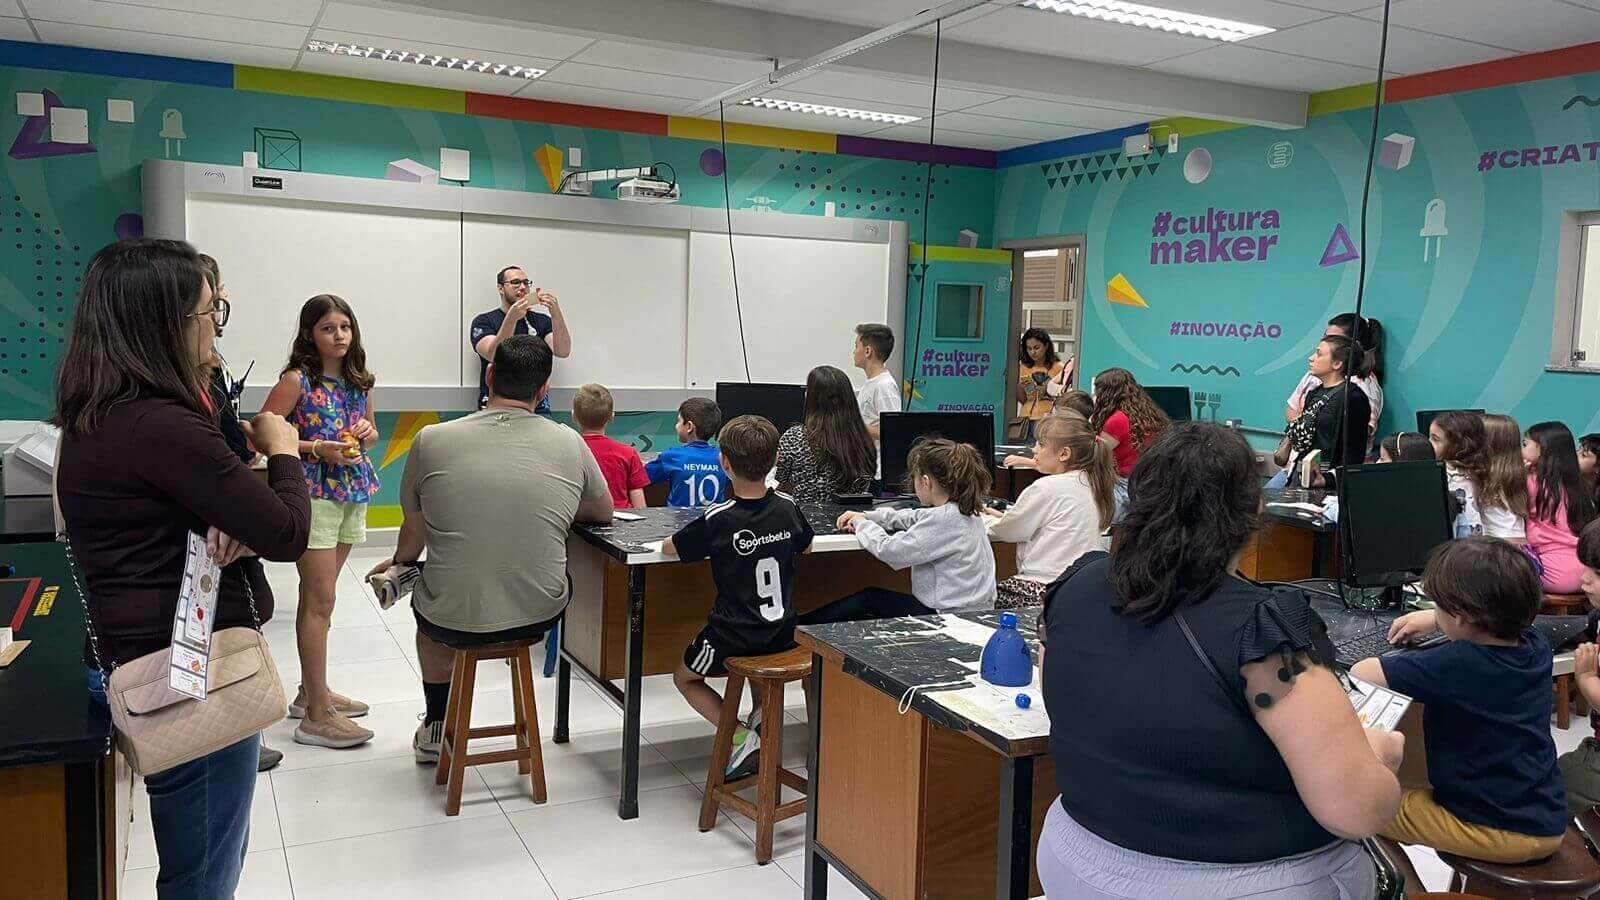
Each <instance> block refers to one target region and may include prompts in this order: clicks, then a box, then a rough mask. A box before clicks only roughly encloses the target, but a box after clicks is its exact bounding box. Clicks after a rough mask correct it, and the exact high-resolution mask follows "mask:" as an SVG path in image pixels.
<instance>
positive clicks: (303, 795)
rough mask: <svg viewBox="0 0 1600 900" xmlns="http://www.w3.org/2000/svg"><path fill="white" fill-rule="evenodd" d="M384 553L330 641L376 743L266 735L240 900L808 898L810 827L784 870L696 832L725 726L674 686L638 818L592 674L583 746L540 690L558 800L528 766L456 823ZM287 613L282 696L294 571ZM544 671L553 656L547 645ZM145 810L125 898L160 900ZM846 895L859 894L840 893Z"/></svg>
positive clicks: (281, 576) (484, 776)
mask: <svg viewBox="0 0 1600 900" xmlns="http://www.w3.org/2000/svg"><path fill="white" fill-rule="evenodd" d="M386 555H387V551H386V550H382V549H377V548H372V549H367V550H359V551H357V552H356V553H353V554H352V555H351V558H350V561H349V564H348V565H347V566H346V571H345V572H344V573H343V575H342V576H341V577H340V579H339V601H338V605H337V606H336V607H335V608H334V615H333V629H332V631H331V632H330V633H329V642H328V659H329V664H328V676H329V683H330V684H331V685H332V687H333V688H334V690H337V691H339V692H341V693H344V694H348V695H349V696H352V697H357V698H360V699H362V700H365V701H366V702H368V703H370V704H371V705H372V712H371V714H370V715H368V716H367V717H366V718H364V719H362V720H360V721H361V723H362V724H363V725H365V726H366V727H368V728H371V729H372V730H373V731H374V732H376V734H377V736H376V737H375V738H374V739H373V741H372V742H371V743H369V744H367V745H365V746H363V747H359V748H356V749H353V750H343V751H341V750H324V749H322V748H318V747H305V746H302V745H300V744H296V743H294V741H293V738H292V735H293V733H294V725H295V723H294V722H292V721H284V722H280V723H278V724H277V725H275V726H273V727H272V728H271V729H269V730H268V731H267V733H266V741H267V743H268V745H270V746H272V747H274V748H275V749H278V750H282V751H283V754H284V757H283V763H282V764H281V765H279V766H278V768H277V769H275V770H273V771H272V772H270V773H267V774H264V775H262V776H261V777H260V779H259V780H258V781H257V783H256V796H255V806H254V808H253V810H252V817H251V828H250V854H249V856H248V857H247V858H246V862H245V870H244V877H243V879H242V881H241V883H240V886H239V893H238V895H237V900H291V898H292V900H346V898H352V897H383V898H385V900H411V898H433V897H441V896H463V897H472V898H474V900H498V898H519V900H521V898H528V900H557V898H559V900H567V898H577V897H606V898H608V900H610V898H616V900H624V898H626V900H666V898H677V897H691V896H692V897H696V898H699V900H718V898H739V900H747V898H752V897H760V898H763V900H766V898H777V900H795V898H798V897H800V894H801V890H800V885H801V881H802V879H803V878H804V874H803V872H802V870H801V868H800V859H799V857H798V856H797V855H796V854H798V853H799V852H800V851H801V850H802V849H803V842H804V835H805V829H804V822H805V820H804V819H803V818H795V819H792V820H790V821H789V822H786V823H784V824H783V825H782V826H780V827H779V828H778V829H777V832H776V836H775V841H774V850H775V852H774V856H775V857H778V858H775V859H774V860H773V863H772V864H771V865H767V866H757V865H755V844H754V838H753V835H754V833H755V832H754V829H753V826H752V825H751V824H750V823H748V822H743V821H735V819H736V818H737V817H732V818H730V817H728V816H726V815H725V816H723V817H722V818H721V819H720V820H719V821H718V823H717V827H716V828H714V829H712V830H711V831H710V832H707V833H705V834H701V833H700V830H699V828H698V820H699V817H700V800H701V796H702V794H701V787H700V786H701V785H703V784H704V783H705V778H706V764H707V761H708V760H709V759H710V753H711V736H712V731H713V729H712V728H711V726H710V725H708V724H706V723H705V722H703V721H701V720H700V718H699V716H697V715H695V713H694V711H693V710H691V709H690V708H689V706H688V704H686V703H684V701H683V699H682V698H681V697H680V696H679V695H678V692H677V690H676V689H675V688H674V687H673V686H672V679H671V677H670V676H658V677H655V678H651V679H648V680H647V681H646V685H645V691H644V694H643V697H642V710H643V714H644V722H645V727H644V730H643V736H644V744H643V746H641V747H640V769H639V808H640V815H639V818H638V819H635V820H633V821H629V822H624V821H622V820H620V819H618V818H617V790H618V785H619V777H618V773H619V771H620V769H621V766H622V715H621V713H620V712H618V710H617V709H616V707H615V706H613V705H612V704H611V703H610V702H608V701H607V700H605V699H603V698H602V696H601V695H600V693H599V692H598V691H597V690H596V689H594V688H593V687H592V686H590V685H588V684H587V683H585V682H584V681H582V680H581V679H577V678H574V679H573V691H572V716H571V733H572V740H571V742H570V743H567V744H553V743H550V741H549V736H550V733H551V729H552V728H553V727H554V725H555V679H553V678H550V679H545V678H536V679H535V680H534V693H535V696H536V698H537V701H538V711H539V730H540V731H541V732H542V733H543V735H544V736H545V743H544V748H543V749H544V761H545V778H546V783H547V785H548V789H549V802H548V803H546V804H544V805H542V806H536V805H534V803H533V798H532V794H531V790H530V787H529V783H528V778H527V776H522V775H518V774H517V767H516V764H515V763H502V764H500V765H493V766H481V767H478V768H475V769H472V770H469V772H468V778H467V784H466V787H465V789H464V790H463V791H462V798H461V814H460V815H459V816H455V817H446V816H445V814H444V789H443V788H440V787H435V785H434V783H433V779H434V769H433V768H432V767H431V766H419V765H417V764H416V762H415V761H414V760H413V758H412V754H411V736H412V733H413V732H414V731H415V730H416V727H417V721H418V717H419V716H420V715H421V713H422V710H423V701H422V683H421V677H420V675H419V673H418V671H417V665H416V651H415V649H414V640H415V635H416V627H415V625H414V623H413V620H412V618H411V612H410V608H409V606H407V605H406V604H403V603H402V604H399V605H397V606H395V607H394V608H393V609H390V610H388V611H383V610H380V609H378V605H377V602H376V601H375V600H374V599H373V597H372V595H371V593H370V592H369V591H368V590H367V589H366V586H365V580H364V576H365V573H366V570H367V569H368V568H370V567H371V565H372V564H373V562H375V561H376V560H378V559H381V558H382V557H383V556H386ZM267 568H268V577H269V580H270V581H271V582H272V587H273V593H274V596H275V597H276V600H277V611H276V613H275V614H274V616H273V620H272V621H271V622H269V623H268V624H267V626H266V628H265V632H266V635H267V639H268V641H269V642H270V643H271V645H272V650H273V656H274V659H275V660H276V662H277V665H278V670H279V673H280V674H281V675H282V676H283V681H284V686H285V689H286V690H287V691H289V692H290V693H291V694H292V693H293V692H294V690H295V688H296V686H297V685H298V683H299V675H300V661H299V659H298V656H297V654H296V651H295V642H294V611H295V606H296V594H297V586H298V583H299V581H298V576H297V575H296V573H295V570H294V567H293V566H290V565H277V564H268V567H267ZM534 652H535V659H536V660H539V659H542V654H541V651H540V648H535V651H534ZM790 693H791V694H793V696H791V697H789V698H788V699H789V705H790V712H789V722H790V723H791V724H793V725H795V726H796V727H790V728H786V729H785V730H784V731H785V740H784V744H785V747H784V757H785V761H786V762H787V763H789V764H790V765H792V766H794V767H797V768H803V767H804V765H805V730H804V720H805V714H804V700H803V697H802V696H801V694H800V692H799V691H791V692H790ZM473 718H474V720H476V721H477V722H478V723H479V724H488V723H503V722H509V721H511V681H510V675H509V671H508V670H507V669H506V667H505V666H503V665H499V664H491V663H485V664H484V665H482V666H481V667H480V668H479V670H478V684H477V691H476V692H475V697H474V703H473ZM147 804H148V801H147V800H146V798H145V797H144V794H143V791H142V790H141V791H136V793H135V798H134V825H133V832H132V836H131V838H130V848H129V853H128V866H129V872H128V875H127V879H126V882H125V884H124V887H123V891H122V896H123V898H124V900H145V898H153V897H155V879H156V869H155V868H154V866H155V864H156V854H155V842H154V840H153V838H152V837H151V834H150V827H149V824H150V823H149V815H148V805H147ZM834 887H835V889H834V890H833V891H832V892H831V893H830V894H829V896H830V897H835V898H845V900H849V898H855V897H859V896H860V894H859V892H857V891H856V890H855V889H854V887H852V886H850V885H849V884H847V883H845V882H843V881H836V882H835V883H834Z"/></svg>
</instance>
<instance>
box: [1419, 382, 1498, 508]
mask: <svg viewBox="0 0 1600 900" xmlns="http://www.w3.org/2000/svg"><path fill="white" fill-rule="evenodd" d="M1487 442H1488V436H1487V435H1486V434H1485V433H1484V428H1483V416H1481V415H1479V414H1477V413H1470V412H1461V411H1459V410H1452V411H1450V412H1446V413H1440V414H1439V415H1438V416H1435V417H1434V420H1433V422H1432V423H1431V424H1430V425H1429V426H1428V443H1430V444H1432V445H1433V454H1434V457H1435V458H1436V459H1438V460H1440V461H1442V462H1443V463H1444V473H1445V485H1446V487H1447V488H1448V489H1449V491H1450V494H1451V495H1452V496H1453V497H1454V498H1455V502H1456V504H1457V506H1458V508H1459V510H1460V511H1459V512H1458V513H1456V517H1455V525H1454V533H1455V536H1456V537H1458V538H1464V537H1472V536H1474V535H1479V534H1484V533H1485V531H1484V521H1483V515H1482V512H1481V511H1480V509H1479V508H1478V494H1479V492H1480V491H1481V490H1482V487H1483V484H1484V482H1485V481H1486V480H1487V479H1488V477H1489V453H1488V450H1487V449H1486V448H1485V445H1486V444H1487Z"/></svg>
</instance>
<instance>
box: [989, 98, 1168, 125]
mask: <svg viewBox="0 0 1600 900" xmlns="http://www.w3.org/2000/svg"><path fill="white" fill-rule="evenodd" d="M965 112H970V113H974V114H977V115H984V116H996V117H999V118H1002V119H1021V120H1023V121H1027V122H1041V123H1048V124H1051V125H1071V126H1075V127H1078V128H1090V129H1095V130H1100V131H1104V130H1106V129H1108V128H1121V127H1123V126H1126V125H1137V124H1138V123H1140V122H1148V121H1150V120H1151V119H1152V118H1155V117H1154V116H1152V115H1151V114H1149V113H1144V112H1134V111H1132V110H1126V109H1101V108H1099V107H1094V106H1084V105H1082V104H1077V103H1055V102H1052V101H1048V100H1035V99H1033V98H1031V97H1006V98H1004V99H1002V100H996V101H994V102H993V103H985V104H983V105H982V106H974V107H971V108H969V109H967V110H965Z"/></svg>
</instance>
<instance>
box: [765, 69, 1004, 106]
mask: <svg viewBox="0 0 1600 900" xmlns="http://www.w3.org/2000/svg"><path fill="white" fill-rule="evenodd" d="M784 87H785V88H787V89H789V90H795V91H801V92H803V93H806V94H812V95H817V96H823V97H833V98H835V99H836V100H837V101H838V102H837V103H835V104H834V105H836V106H850V105H852V104H853V103H856V102H864V103H892V104H895V105H898V106H904V107H910V108H912V109H920V110H923V111H924V112H926V111H927V109H928V103H929V100H930V99H931V97H932V94H933V91H932V85H931V84H930V83H929V81H901V80H899V79H894V78H883V77H879V76H874V75H866V74H862V73H859V72H854V71H850V70H848V69H845V68H840V67H832V68H830V69H828V70H825V71H822V72H818V73H816V74H815V75H807V76H806V77H804V78H800V79H796V80H795V81H791V82H789V83H788V84H786V85H784ZM1003 96H1005V95H1004V94H1000V93H993V94H988V93H983V92H980V91H971V90H964V89H962V88H952V87H947V86H945V85H943V84H941V85H939V108H940V109H948V110H955V109H965V108H967V107H969V106H976V105H978V104H979V103H988V102H989V101H991V100H998V99H1000V98H1001V97H1003ZM847 101H848V102H847ZM813 102H815V101H813Z"/></svg>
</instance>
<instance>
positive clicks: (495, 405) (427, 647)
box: [373, 335, 612, 762]
mask: <svg viewBox="0 0 1600 900" xmlns="http://www.w3.org/2000/svg"><path fill="white" fill-rule="evenodd" d="M550 360H551V353H550V348H549V347H548V346H546V345H545V342H544V341H543V340H541V339H539V338H538V337H535V336H532V335H516V336H514V337H510V338H507V339H506V340H503V341H501V342H500V343H499V344H498V345H497V346H496V347H495V353H494V362H493V363H492V364H491V365H490V366H489V370H488V372H487V374H486V378H487V379H488V382H489V403H488V406H487V407H485V408H484V409H482V410H480V411H478V412H476V413H473V414H472V415H469V416H466V417H465V418H461V419H456V420H454V421H451V422H443V423H440V424H438V425H430V426H428V427H427V428H424V429H422V431H421V432H419V433H418V434H417V438H416V441H415V443H413V444H412V446H411V452H410V454H409V455H408V456H407V458H406V468H405V474H404V475H403V476H401V480H400V507H401V509H402V510H403V511H404V513H405V520H404V523H403V524H402V525H401V526H400V536H399V540H398V542H397V544H396V547H395V554H394V558H393V559H392V560H388V561H385V562H384V563H381V564H379V566H378V567H377V568H376V569H374V570H373V572H374V574H376V573H378V572H384V571H387V570H388V569H389V568H390V567H391V566H393V565H394V564H395V561H396V560H398V561H399V563H400V564H401V565H405V564H408V563H409V564H417V560H419V559H420V558H421V557H422V555H423V550H424V549H426V550H427V559H426V564H425V565H422V566H421V569H422V571H421V575H420V576H419V577H417V578H416V579H415V581H414V582H413V587H412V591H413V594H412V598H411V609H412V613H413V614H414V615H415V616H416V620H417V661H418V662H419V663H420V664H421V667H422V691H423V695H424V696H425V697H426V699H427V712H426V714H425V715H424V716H423V724H422V727H421V728H418V729H417V734H416V737H415V739H414V741H413V746H414V747H415V749H416V756H417V760H418V761H419V762H437V761H438V757H439V740H440V734H441V731H442V727H443V720H444V711H445V706H446V703H447V702H448V700H449V691H450V669H451V665H452V664H453V662H454V650H453V648H459V647H472V646H481V645H484V644H497V643H501V642H504V641H513V640H537V639H538V638H539V637H541V636H543V635H544V634H545V633H546V632H548V631H549V630H550V629H551V628H552V627H553V626H554V625H555V624H556V620H557V619H558V618H559V617H560V615H561V611H562V610H563V609H564V608H565V607H566V605H567V532H568V530H569V529H571V527H572V525H573V523H574V522H594V523H605V522H610V521H611V511H612V504H611V492H610V490H609V489H608V488H607V487H606V480H605V476H604V475H602V474H601V472H600V466H599V465H598V464H597V463H596V462H595V459H594V455H593V454H592V453H590V452H589V448H588V446H587V445H586V444H584V442H583V438H582V437H580V436H579V435H578V433H577V432H575V431H573V430H572V429H570V428H568V427H566V426H565V425H560V424H557V423H556V422H555V421H553V420H551V419H548V418H545V417H543V416H539V415H536V414H535V413H534V409H535V408H536V407H537V405H538V402H539V400H540V399H541V398H543V397H544V396H545V394H546V393H547V390H548V384H547V382H548V381H549V378H550Z"/></svg>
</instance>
